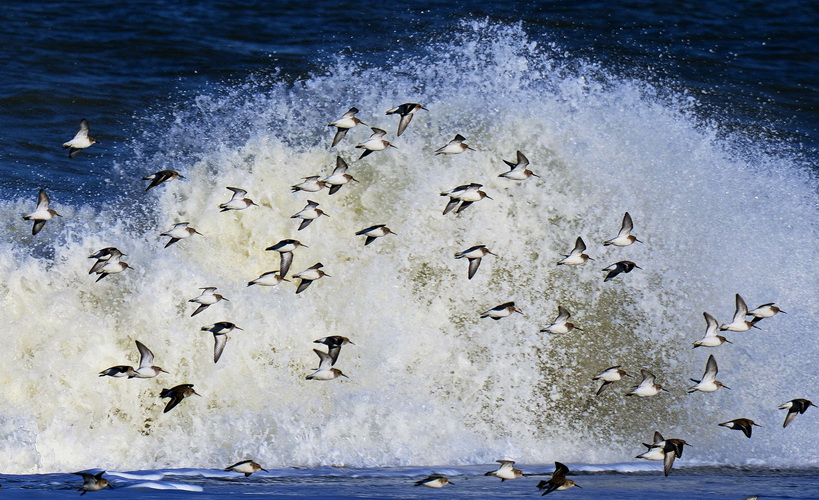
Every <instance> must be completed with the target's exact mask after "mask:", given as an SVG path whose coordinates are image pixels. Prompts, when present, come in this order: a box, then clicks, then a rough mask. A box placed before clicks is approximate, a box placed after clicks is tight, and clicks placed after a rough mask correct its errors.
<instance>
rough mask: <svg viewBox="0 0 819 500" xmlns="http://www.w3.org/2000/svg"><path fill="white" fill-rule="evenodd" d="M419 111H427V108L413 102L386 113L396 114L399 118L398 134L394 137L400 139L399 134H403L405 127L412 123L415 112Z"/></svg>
mask: <svg viewBox="0 0 819 500" xmlns="http://www.w3.org/2000/svg"><path fill="white" fill-rule="evenodd" d="M419 109H423V110H424V111H429V110H428V109H427V108H425V107H423V106H421V105H420V104H418V103H415V102H407V103H404V104H402V105H400V106H398V107H395V108H392V109H391V110H389V111H387V114H388V115H393V114H398V115H400V116H401V121H400V122H398V133H397V134H395V135H396V137H400V136H401V134H403V133H404V130H406V129H407V125H409V123H410V122H411V121H412V117H413V115H414V114H415V112H416V111H418V110H419Z"/></svg>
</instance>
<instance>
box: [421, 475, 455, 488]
mask: <svg viewBox="0 0 819 500" xmlns="http://www.w3.org/2000/svg"><path fill="white" fill-rule="evenodd" d="M448 484H452V481H450V480H449V479H448V478H446V477H444V476H442V475H440V474H432V475H431V476H428V477H426V478H424V479H421V480H420V481H416V482H415V486H426V487H427V488H443V487H444V486H446V485H448Z"/></svg>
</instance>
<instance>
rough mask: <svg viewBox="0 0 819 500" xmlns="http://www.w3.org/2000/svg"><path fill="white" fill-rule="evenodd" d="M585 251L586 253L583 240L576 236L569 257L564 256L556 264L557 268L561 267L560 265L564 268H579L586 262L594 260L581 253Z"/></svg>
mask: <svg viewBox="0 0 819 500" xmlns="http://www.w3.org/2000/svg"><path fill="white" fill-rule="evenodd" d="M585 251H586V244H585V243H584V242H583V238H581V237H580V236H578V237H577V240H575V242H574V248H572V251H571V252H569V255H565V254H564V255H563V259H562V260H560V261H559V262H558V263H557V265H558V266H562V265H565V266H579V265H580V264H583V263H584V262H586V261H587V260H594V259H592V258H591V257H589V256H588V255H586V254H585V253H583V252H585Z"/></svg>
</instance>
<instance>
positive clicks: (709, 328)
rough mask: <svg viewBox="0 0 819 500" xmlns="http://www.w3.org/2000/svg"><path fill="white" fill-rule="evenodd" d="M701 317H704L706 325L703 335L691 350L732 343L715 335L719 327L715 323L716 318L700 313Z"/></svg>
mask: <svg viewBox="0 0 819 500" xmlns="http://www.w3.org/2000/svg"><path fill="white" fill-rule="evenodd" d="M702 315H703V317H705V325H706V328H705V335H704V336H703V337H702V338H701V339H700V340H698V341H696V342H694V347H692V349H695V348H697V347H700V346H703V347H717V346H721V345H722V344H724V343H725V342H728V343H729V344H732V343H733V342H731V341H730V340H728V339H726V338H725V337H723V336H722V335H717V328H718V326H719V323H718V322H717V320H716V318H714V317H713V316H711V315H710V314H708V313H707V312H704V313H702Z"/></svg>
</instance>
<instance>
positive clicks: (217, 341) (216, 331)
mask: <svg viewBox="0 0 819 500" xmlns="http://www.w3.org/2000/svg"><path fill="white" fill-rule="evenodd" d="M201 330H202V331H203V332H210V333H212V334H213V362H214V363H217V362H218V361H219V358H221V357H222V352H223V351H224V350H225V346H226V345H227V341H228V337H227V334H228V333H230V332H232V331H233V330H241V328H239V327H238V326H236V325H234V324H233V323H231V322H230V321H220V322H218V323H214V324H212V325H207V326H203V327H202V328H201Z"/></svg>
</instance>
